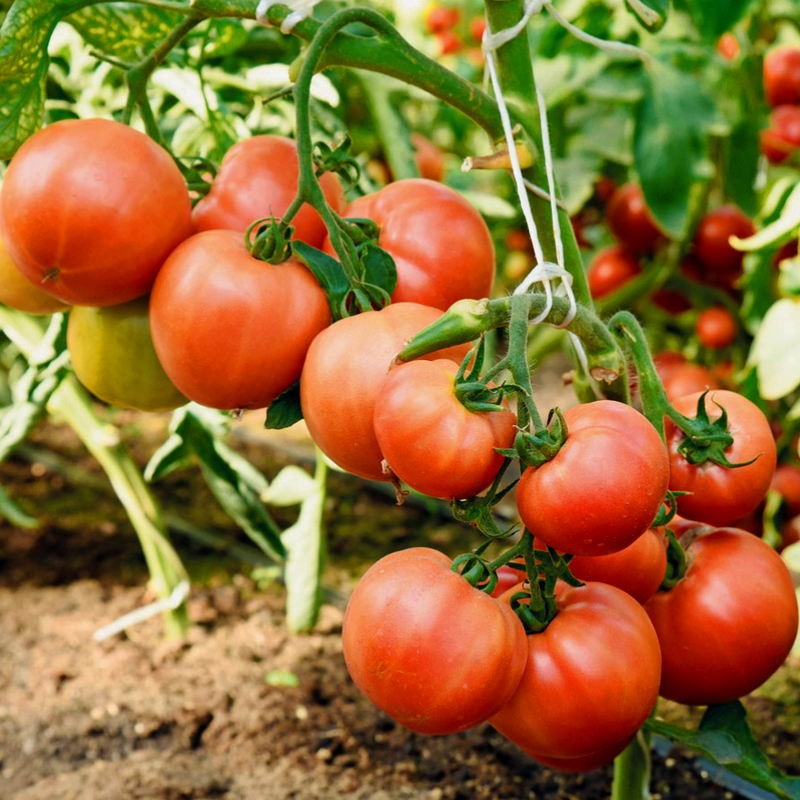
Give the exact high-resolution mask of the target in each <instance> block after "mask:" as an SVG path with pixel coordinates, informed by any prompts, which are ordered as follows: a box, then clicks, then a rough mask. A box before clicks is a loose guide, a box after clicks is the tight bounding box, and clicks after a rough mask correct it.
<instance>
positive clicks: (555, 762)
mask: <svg viewBox="0 0 800 800" xmlns="http://www.w3.org/2000/svg"><path fill="white" fill-rule="evenodd" d="M631 738H633V737H630V738H628V739H626V740H625V741H623V742H617V743H615V744H612V745H609V746H608V747H606V748H604V749H603V750H600V751H598V752H596V753H589V755H585V756H580V757H578V758H549V757H547V756H542V755H539V754H538V753H537V754H536V755H534V754H533V753H529V754H528V755H530V756H531V758H533V759H534V761H538V762H539V763H540V764H544V765H545V766H546V767H550V768H552V769H557V770H559V772H591V771H592V770H593V769H598V768H599V767H602V766H604V765H605V764H608V763H609V762H610V761H613V760H614V759H615V758H616V757H617V756H618V755H619V754H620V753H621V752H622V751H623V750H624V749H625V748H626V747H627V746H628V744H629V743H630V739H631Z"/></svg>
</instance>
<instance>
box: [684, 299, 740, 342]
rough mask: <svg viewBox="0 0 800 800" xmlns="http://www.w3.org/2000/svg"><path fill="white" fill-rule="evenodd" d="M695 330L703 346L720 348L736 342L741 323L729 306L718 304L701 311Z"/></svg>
mask: <svg viewBox="0 0 800 800" xmlns="http://www.w3.org/2000/svg"><path fill="white" fill-rule="evenodd" d="M694 330H695V333H696V334H697V338H698V339H699V340H700V344H701V345H703V347H709V348H711V349H714V350H718V349H720V348H723V347H728V346H729V345H731V344H733V343H734V341H735V340H736V334H737V333H738V332H739V325H738V324H737V322H736V320H735V319H734V317H733V314H731V312H730V311H728V309H727V308H725V307H724V306H716V307H714V308H707V309H705V310H704V311H701V312H700V314H699V316H698V317H697V322H696V323H695V326H694Z"/></svg>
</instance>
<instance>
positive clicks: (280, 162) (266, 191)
mask: <svg viewBox="0 0 800 800" xmlns="http://www.w3.org/2000/svg"><path fill="white" fill-rule="evenodd" d="M299 175H300V167H299V164H298V158H297V146H296V145H295V143H294V141H293V140H292V139H286V138H284V137H282V136H253V137H252V138H250V139H244V140H242V141H241V142H238V143H237V144H235V145H234V146H233V147H231V149H230V150H228V152H227V153H226V154H225V158H223V159H222V163H221V164H220V167H219V172H218V173H217V176H216V178H215V179H214V183H213V184H212V185H211V190H210V191H209V193H208V194H207V195H206V196H205V197H204V198H203V199H202V200H200V202H199V203H198V204H197V205H196V206H195V207H194V211H193V212H192V219H193V222H194V227H195V230H198V231H208V230H214V229H227V230H232V231H242V232H244V231H245V230H247V228H248V227H249V226H250V223H252V222H255V221H256V220H257V219H261V218H262V217H268V216H270V215H274V216H276V217H280V216H281V215H282V214H283V213H284V212H285V211H286V210H287V209H288V208H289V205H290V203H291V202H292V200H294V198H295V195H296V194H297V181H298V178H299ZM320 185H321V186H322V191H323V193H324V194H325V198H326V200H327V201H328V203H329V204H330V205H331V207H332V208H333V209H334V211H336V212H341V211H343V210H344V207H345V199H344V191H343V190H342V185H341V183H340V182H339V178H338V177H337V176H336V175H334V174H333V173H331V172H326V173H324V174H323V175H322V177H321V178H320ZM292 225H293V226H294V238H295V239H297V240H299V241H301V242H305V243H306V244H310V245H311V246H312V247H322V243H323V241H324V240H325V235H326V230H325V223H324V222H323V221H322V218H321V217H320V216H319V214H317V212H316V211H315V210H314V209H313V208H312V207H311V206H309V205H308V204H305V205H303V206H302V207H301V208H300V211H299V212H298V213H297V215H296V216H295V218H294V219H293V220H292Z"/></svg>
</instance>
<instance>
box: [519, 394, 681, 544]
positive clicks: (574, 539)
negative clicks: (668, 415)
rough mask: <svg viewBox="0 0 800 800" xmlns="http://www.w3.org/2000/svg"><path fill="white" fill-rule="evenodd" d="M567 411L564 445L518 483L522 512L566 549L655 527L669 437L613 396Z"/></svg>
mask: <svg viewBox="0 0 800 800" xmlns="http://www.w3.org/2000/svg"><path fill="white" fill-rule="evenodd" d="M564 416H565V418H566V421H567V429H568V434H567V440H566V442H565V443H564V446H563V447H562V448H561V450H560V451H559V452H558V453H557V454H556V456H555V457H554V458H553V459H551V460H550V461H548V462H546V463H545V464H543V465H542V466H540V467H528V469H526V470H525V471H524V472H523V474H522V478H521V479H520V482H519V484H518V485H517V507H518V509H519V513H520V517H521V518H522V521H523V523H524V524H525V526H526V527H527V528H528V529H529V530H531V531H532V532H533V534H534V535H535V536H536V539H537V540H541V541H542V542H544V543H545V544H548V545H550V546H551V547H554V548H556V550H559V551H560V552H562V553H573V554H575V555H586V556H600V555H607V554H608V553H614V552H616V551H618V550H622V549H623V548H624V547H627V546H628V545H629V544H631V543H632V542H633V541H634V540H635V539H637V538H638V537H639V536H641V535H642V533H644V532H645V531H646V530H647V529H648V528H649V527H650V523H652V521H653V518H654V517H655V516H656V514H657V512H658V509H659V507H660V505H661V502H662V501H663V499H664V494H665V492H666V491H667V483H668V481H669V457H668V455H667V451H666V449H665V447H664V443H663V442H662V441H661V438H660V437H659V435H658V433H657V432H656V429H655V428H654V427H653V426H652V425H651V424H650V423H649V422H648V421H647V419H646V418H645V417H643V416H642V415H641V414H640V413H639V412H638V411H636V410H635V409H633V408H631V407H630V406H626V405H625V404H624V403H618V402H615V401H613V400H599V401H596V402H594V403H585V404H583V405H580V406H576V407H575V408H571V409H569V411H567V413H566V414H565V415H564Z"/></svg>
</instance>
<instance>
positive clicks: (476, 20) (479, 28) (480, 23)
mask: <svg viewBox="0 0 800 800" xmlns="http://www.w3.org/2000/svg"><path fill="white" fill-rule="evenodd" d="M485 30H486V18H485V17H483V16H480V17H473V18H472V19H471V20H470V22H469V35H470V36H471V37H472V38H473V40H474V41H476V42H478V43H479V44H480V43H481V42H482V41H483V33H484V31H485Z"/></svg>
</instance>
